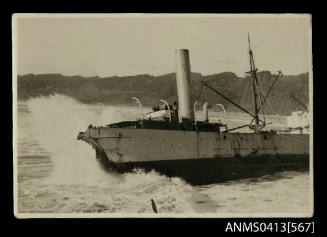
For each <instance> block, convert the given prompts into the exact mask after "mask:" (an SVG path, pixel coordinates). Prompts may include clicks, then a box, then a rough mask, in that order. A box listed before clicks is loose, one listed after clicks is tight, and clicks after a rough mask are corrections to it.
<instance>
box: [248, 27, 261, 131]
mask: <svg viewBox="0 0 327 237" xmlns="http://www.w3.org/2000/svg"><path fill="white" fill-rule="evenodd" d="M248 42H249V55H250V72H249V73H250V74H251V77H252V85H253V98H254V116H255V117H254V119H255V124H256V125H258V124H259V114H258V113H259V111H258V104H257V96H258V93H257V90H256V85H258V80H257V69H256V67H255V64H254V59H253V52H252V50H251V43H250V34H249V33H248Z"/></svg>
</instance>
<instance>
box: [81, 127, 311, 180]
mask: <svg viewBox="0 0 327 237" xmlns="http://www.w3.org/2000/svg"><path fill="white" fill-rule="evenodd" d="M80 139H82V140H84V141H86V142H87V143H89V144H91V145H92V146H93V147H94V148H95V150H96V157H97V158H98V160H99V161H101V163H102V164H103V165H104V167H106V168H107V169H111V170H114V171H117V172H130V171H132V170H133V169H135V168H141V169H144V170H145V171H146V172H148V171H151V170H156V171H157V172H159V173H161V174H164V175H166V176H168V177H181V178H183V179H184V180H185V181H187V182H189V183H191V184H195V185H197V184H198V185H200V184H209V183H213V182H221V181H227V180H235V179H240V178H250V177H258V176H262V175H266V174H272V173H275V172H279V171H286V170H295V171H308V170H309V136H308V135H305V134H302V135H300V134H275V133H260V134H259V133H258V134H254V133H253V134H251V133H217V132H196V131H174V130H160V129H134V128H127V129H126V128H108V127H100V128H89V129H88V130H87V131H86V132H85V133H83V134H82V136H80Z"/></svg>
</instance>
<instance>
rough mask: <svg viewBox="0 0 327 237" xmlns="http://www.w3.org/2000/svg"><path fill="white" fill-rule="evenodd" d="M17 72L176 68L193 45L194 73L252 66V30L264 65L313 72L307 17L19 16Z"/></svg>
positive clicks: (108, 72) (240, 73)
mask: <svg viewBox="0 0 327 237" xmlns="http://www.w3.org/2000/svg"><path fill="white" fill-rule="evenodd" d="M13 22H14V23H13V32H14V35H13V46H14V51H13V52H14V55H15V56H16V60H15V65H16V69H17V74H18V75H24V74H28V73H34V74H40V73H61V74H64V75H82V76H100V77H106V76H128V75H137V74H150V75H155V76H158V75H162V74H166V73H172V72H174V71H175V59H174V51H175V50H176V49H181V48H185V49H189V51H190V62H191V71H192V72H198V73H201V74H203V75H209V74H216V73H220V72H225V71H230V72H234V73H236V74H237V75H238V76H243V75H244V73H245V72H246V71H249V55H248V40H247V34H248V32H249V33H250V38H251V45H252V49H253V51H254V59H255V62H256V66H257V68H258V69H259V71H262V70H269V71H271V72H273V73H275V72H277V71H278V70H282V72H283V73H284V75H297V74H300V73H304V72H308V71H309V70H310V68H309V65H310V61H309V60H310V57H309V55H310V52H311V43H310V37H311V21H310V17H309V16H308V15H251V16H250V17H249V15H242V14H241V15H218V14H210V15H208V14H207V15H205V14H204V15H162V14H157V15H147V14H134V15H126V14H116V15H115V14H111V15H110V14H109V15H102V14H101V15H95V14H93V15H81V14H79V15H77V14H75V15H74V14H72V15H67V14H65V15H64V14H56V15H54V14H41V15H40V14H39V15H28V14H27V15H26V14H22V15H19V14H18V15H17V14H16V15H15V17H14V21H13Z"/></svg>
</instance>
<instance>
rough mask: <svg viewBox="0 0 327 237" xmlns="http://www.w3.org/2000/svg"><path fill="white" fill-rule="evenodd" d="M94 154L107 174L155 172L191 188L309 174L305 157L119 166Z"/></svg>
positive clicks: (100, 154) (175, 161)
mask: <svg viewBox="0 0 327 237" xmlns="http://www.w3.org/2000/svg"><path fill="white" fill-rule="evenodd" d="M96 154H97V159H98V160H99V161H100V162H101V163H102V165H103V166H104V168H105V169H109V170H111V171H115V172H118V173H125V172H132V171H133V170H134V169H136V168H138V169H142V170H144V171H145V172H150V171H152V170H155V171H157V172H158V173H160V174H163V175H166V176H167V177H180V178H182V179H183V180H184V181H186V182H187V183H189V184H192V185H206V184H211V183H218V182H224V181H230V180H237V179H243V178H255V177H260V176H264V175H268V174H274V173H277V172H282V171H299V172H303V171H309V155H287V156H278V157H238V158H236V157H234V158H231V157H227V158H202V159H182V160H167V161H147V162H126V163H121V164H119V163H116V162H112V161H110V160H109V159H108V158H107V157H106V155H105V153H103V152H101V151H99V150H96Z"/></svg>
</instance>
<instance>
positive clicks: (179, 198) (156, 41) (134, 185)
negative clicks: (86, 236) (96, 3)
mask: <svg viewBox="0 0 327 237" xmlns="http://www.w3.org/2000/svg"><path fill="white" fill-rule="evenodd" d="M12 44H13V48H12V55H13V78H12V80H13V85H12V90H13V153H14V157H13V164H14V173H13V174H14V177H13V179H14V184H13V186H14V215H15V217H17V218H49V217H53V218H83V217H87V218H97V217H101V218H125V217H135V218H144V217H148V218H158V217H164V218H166V217H173V218H189V217H192V218H208V217H209V218H230V217H312V216H313V214H314V213H313V210H314V201H313V200H314V196H313V146H314V144H313V135H312V134H313V89H312V88H313V73H312V16H311V15H310V14H148V13H143V14H141V13H128V14H127V13H119V14H77V13H76V14H73V13H71V14H66V13H65V14H64V13H58V14H49V13H48V14H46V13H38V14H36V13H34V14H32V13H16V14H13V15H12Z"/></svg>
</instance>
